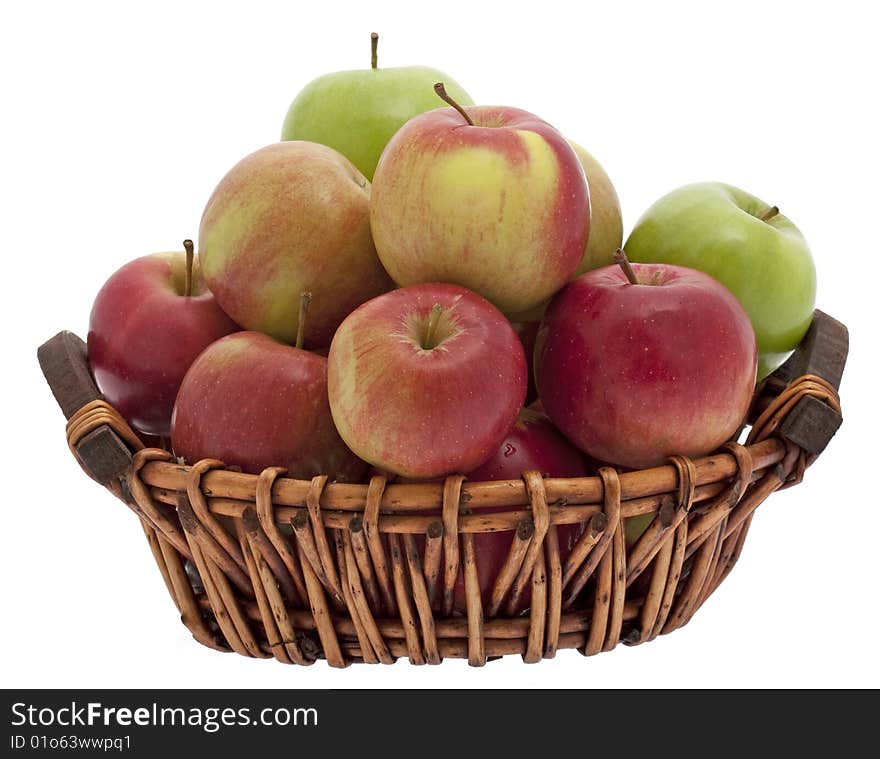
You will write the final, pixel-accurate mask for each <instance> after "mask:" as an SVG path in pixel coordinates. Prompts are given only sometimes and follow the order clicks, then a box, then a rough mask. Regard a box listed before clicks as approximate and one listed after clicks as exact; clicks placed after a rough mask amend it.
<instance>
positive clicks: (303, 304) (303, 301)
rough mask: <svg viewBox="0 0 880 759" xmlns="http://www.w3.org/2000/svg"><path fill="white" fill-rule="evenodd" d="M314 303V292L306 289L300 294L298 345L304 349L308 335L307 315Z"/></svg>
mask: <svg viewBox="0 0 880 759" xmlns="http://www.w3.org/2000/svg"><path fill="white" fill-rule="evenodd" d="M311 303H312V294H311V293H310V292H309V291H308V290H306V291H305V292H302V293H300V294H299V315H298V316H297V321H296V347H297V348H299V349H300V350H302V347H303V341H304V340H305V335H306V315H307V314H308V312H309V306H310V305H311Z"/></svg>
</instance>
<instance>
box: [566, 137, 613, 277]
mask: <svg viewBox="0 0 880 759" xmlns="http://www.w3.org/2000/svg"><path fill="white" fill-rule="evenodd" d="M568 144H569V145H571V147H572V148H573V149H574V152H575V155H577V157H578V160H579V161H580V162H581V166H582V167H583V169H584V174H585V175H586V177H587V186H588V187H589V188H590V237H589V239H588V240H587V247H586V248H585V249H584V255H583V258H582V259H581V262H580V265H579V266H578V268H577V271H575V276H579V275H581V274H583V273H584V272H585V271H588V270H590V269H599V268H601V267H602V266H610V265H611V264H613V263H614V254H615V252H616V251H617V249H618V248H619V247H620V245H621V243H622V242H623V218H622V217H621V215H620V199H619V198H618V197H617V191H616V190H615V189H614V185H613V184H611V179H610V178H609V176H608V174H607V173H605V169H603V168H602V165H601V164H600V163H599V162H598V161H597V160H596V159H595V158H594V157H593V156H592V154H590V153H589V152H588V151H586V150H584V148H582V147H581V146H580V145H578V144H577V143H576V142H574V141H573V140H569V141H568Z"/></svg>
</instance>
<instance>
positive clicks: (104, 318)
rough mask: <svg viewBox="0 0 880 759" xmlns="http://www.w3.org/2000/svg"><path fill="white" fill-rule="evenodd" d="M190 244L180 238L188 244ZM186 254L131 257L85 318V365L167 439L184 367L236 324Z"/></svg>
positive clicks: (112, 396)
mask: <svg viewBox="0 0 880 759" xmlns="http://www.w3.org/2000/svg"><path fill="white" fill-rule="evenodd" d="M188 242H189V241H187V243H188ZM186 270H187V264H186V254H185V253H184V252H183V251H180V252H175V253H156V254H154V255H151V256H144V257H142V258H138V259H135V260H134V261H130V262H129V263H127V264H126V265H125V266H123V267H122V268H121V269H119V270H118V271H117V272H116V273H115V274H113V276H112V277H110V279H108V280H107V282H106V283H105V284H104V286H103V287H102V288H101V290H100V291H99V292H98V295H97V297H96V298H95V302H94V305H93V306H92V313H91V317H90V319H89V334H88V351H89V364H90V365H91V368H92V373H93V374H94V376H95V382H96V383H97V385H98V388H99V389H100V391H101V392H102V393H103V394H104V396H105V397H106V398H107V401H108V402H109V403H111V404H113V406H115V407H116V409H117V410H118V411H119V412H120V413H121V414H122V416H124V417H125V419H126V420H128V422H129V423H130V424H131V425H132V426H133V427H135V428H136V429H137V430H138V431H140V432H144V433H147V434H150V435H160V436H167V435H168V433H169V430H170V427H171V409H172V407H173V406H174V398H175V396H176V395H177V389H178V388H179V387H180V382H181V380H182V379H183V375H184V374H185V373H186V370H187V369H189V367H190V364H192V362H193V361H194V360H195V358H196V356H198V355H199V354H200V353H201V352H202V351H203V350H204V349H205V348H206V347H207V346H208V345H210V344H211V343H213V342H214V341H215V340H217V339H218V338H220V337H223V335H227V334H229V333H230V332H234V331H235V330H237V329H238V327H237V325H236V324H235V323H234V322H233V321H232V320H231V319H230V318H229V317H228V316H227V315H226V314H225V313H224V312H223V311H222V310H221V309H220V307H219V306H218V305H217V303H216V302H215V301H214V296H213V295H212V294H211V293H210V292H208V290H207V289H206V287H205V283H204V281H203V280H202V276H201V272H200V270H199V264H198V260H197V259H194V260H193V265H192V272H191V274H192V276H191V290H190V294H189V295H187V294H186V283H187V275H186Z"/></svg>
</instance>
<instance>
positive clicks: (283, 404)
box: [171, 331, 366, 481]
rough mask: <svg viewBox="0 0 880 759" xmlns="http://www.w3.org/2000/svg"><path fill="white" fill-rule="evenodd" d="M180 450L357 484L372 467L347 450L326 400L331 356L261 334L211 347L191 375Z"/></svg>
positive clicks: (180, 412) (177, 432)
mask: <svg viewBox="0 0 880 759" xmlns="http://www.w3.org/2000/svg"><path fill="white" fill-rule="evenodd" d="M171 444H172V447H173V450H174V453H175V454H176V455H178V456H182V457H183V458H184V459H185V460H186V461H190V462H193V461H198V460H199V459H203V458H216V459H220V460H221V461H223V462H224V463H226V465H227V466H238V467H241V469H242V471H244V472H250V473H252V474H259V473H260V472H261V471H263V469H265V468H266V467H270V466H282V467H285V468H286V469H287V470H288V474H289V476H291V477H295V478H298V479H309V478H311V477H314V476H315V475H319V474H326V475H328V476H330V477H331V478H332V479H336V480H341V481H357V480H358V479H359V478H360V476H361V475H362V474H363V472H364V471H365V469H366V464H365V463H364V462H362V461H360V460H358V459H357V457H356V456H355V455H354V454H353V453H352V452H351V451H349V450H348V448H346V446H345V443H343V442H342V439H341V438H340V437H339V434H338V433H337V432H336V428H335V427H334V426H333V419H332V418H331V416H330V406H329V405H328V401H327V359H326V358H324V357H323V356H319V355H317V354H315V353H310V352H309V351H305V350H301V349H300V348H296V347H294V346H290V345H286V344H284V343H281V342H278V341H277V340H274V339H273V338H271V337H269V336H268V335H264V334H262V333H260V332H251V331H248V332H238V333H236V334H234V335H229V336H228V337H225V338H223V339H221V340H218V341H217V342H215V343H213V344H212V345H210V346H209V347H208V348H207V349H206V350H205V351H204V352H203V353H202V354H201V355H200V356H199V357H198V358H197V359H196V360H195V362H194V363H193V365H192V366H191V367H190V369H189V371H188V372H187V373H186V377H184V380H183V383H182V384H181V386H180V392H179V393H178V396H177V402H176V403H175V405H174V415H173V418H172V422H171Z"/></svg>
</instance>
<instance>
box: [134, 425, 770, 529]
mask: <svg viewBox="0 0 880 759" xmlns="http://www.w3.org/2000/svg"><path fill="white" fill-rule="evenodd" d="M744 447H745V448H746V450H747V451H748V452H749V454H750V456H751V459H752V462H753V469H754V473H755V475H756V476H757V475H758V474H760V473H761V472H763V471H764V470H766V469H768V468H769V467H772V466H774V465H776V464H778V463H779V462H780V461H782V459H783V458H784V457H785V455H786V452H787V446H786V444H785V442H784V441H782V440H780V439H779V438H777V437H771V438H768V439H766V440H764V441H761V442H759V443H754V444H752V445H749V446H744ZM138 459H140V461H138ZM692 461H693V464H694V467H695V471H696V479H695V483H694V484H695V485H696V486H698V487H699V486H707V485H715V484H718V483H726V482H728V481H729V480H730V478H731V477H733V476H735V475H736V473H737V471H738V464H737V460H736V458H735V456H734V455H733V454H732V453H730V452H727V451H723V452H718V453H714V454H711V455H708V456H703V457H700V458H696V459H693V460H692ZM133 468H135V469H137V470H138V472H137V474H138V477H139V478H140V480H141V481H142V482H143V483H144V484H145V485H147V486H148V487H150V488H153V489H155V490H156V491H158V495H159V496H160V500H163V501H166V502H168V503H173V502H174V501H173V496H174V494H175V493H185V492H187V489H188V486H189V483H191V482H192V479H193V477H194V476H198V475H199V473H198V465H197V464H192V465H187V464H181V463H177V462H175V461H174V460H173V459H172V458H171V454H170V453H169V452H168V451H165V450H164V449H161V448H145V449H143V450H142V451H140V452H139V453H138V454H135V462H133ZM275 471H277V470H275ZM261 476H262V475H258V474H249V473H245V472H239V471H236V470H233V469H227V468H225V465H223V464H222V463H221V462H219V461H217V462H215V468H211V469H209V470H208V471H205V472H204V473H203V474H201V476H200V484H199V487H200V488H201V490H202V492H203V493H204V494H205V495H206V496H207V501H208V505H209V508H210V509H211V511H212V512H215V513H217V514H225V515H227V516H233V515H235V513H234V512H235V510H234V509H233V510H232V512H230V508H229V505H228V504H226V505H224V504H223V503H222V502H223V501H224V500H231V501H240V502H242V504H245V503H248V502H250V503H254V502H256V493H257V486H258V484H259V482H260V479H261ZM618 476H619V479H620V486H621V501H622V502H624V503H623V504H622V514H621V515H622V516H636V515H638V514H644V513H648V512H649V511H653V510H654V509H655V508H656V506H652V505H651V503H650V502H651V501H655V500H656V499H655V498H654V497H655V496H662V495H664V494H667V493H672V492H675V490H676V489H677V488H678V484H679V483H678V469H677V468H676V467H675V466H674V465H673V464H664V465H661V466H657V467H650V468H647V469H637V470H633V471H629V472H620V473H619V475H618ZM452 477H459V475H452ZM316 479H319V478H316ZM373 479H376V478H373ZM379 479H381V480H384V477H381V476H379ZM447 479H448V478H447ZM447 479H443V480H438V481H432V482H420V483H397V482H389V483H388V484H387V485H385V486H384V491H383V493H382V497H381V501H380V504H379V513H380V514H382V515H389V516H390V515H420V514H422V515H427V514H432V513H436V512H437V510H438V509H440V508H441V507H442V505H443V494H444V488H445V486H446V481H447ZM542 482H543V485H544V488H545V492H546V499H547V503H548V505H550V506H601V504H602V503H603V493H604V489H603V482H602V478H601V477H600V476H598V475H593V476H589V477H545V478H542ZM313 483H314V480H300V479H294V478H288V477H284V476H278V477H277V478H276V479H275V480H274V483H273V486H272V501H273V504H275V506H276V507H278V506H280V507H289V508H290V509H297V510H298V509H301V508H303V507H305V506H306V504H307V499H308V497H309V494H310V492H312V488H313ZM369 489H370V484H369V482H367V483H341V482H331V483H328V484H327V485H326V486H325V487H324V488H323V490H322V492H321V497H320V505H321V506H322V507H323V508H326V509H329V510H335V511H343V512H350V513H362V512H363V511H364V509H365V507H366V503H367V495H368V491H369ZM162 496H164V497H162ZM640 500H647V501H648V503H642V504H640V503H632V502H638V501H640ZM460 502H461V505H462V507H463V508H464V509H466V510H468V511H471V512H479V511H481V510H486V509H497V508H499V507H517V506H527V505H528V504H529V502H530V498H529V493H528V489H527V487H526V483H525V481H524V480H523V479H515V480H494V481H486V482H476V481H474V482H471V481H467V480H465V481H464V482H463V483H462V486H461V496H460ZM625 502H630V504H629V508H628V506H627V504H626V503H625ZM243 507H244V506H242V508H243ZM283 516H284V511H281V512H280V513H279V517H283Z"/></svg>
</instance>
